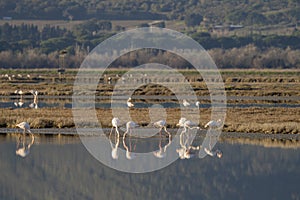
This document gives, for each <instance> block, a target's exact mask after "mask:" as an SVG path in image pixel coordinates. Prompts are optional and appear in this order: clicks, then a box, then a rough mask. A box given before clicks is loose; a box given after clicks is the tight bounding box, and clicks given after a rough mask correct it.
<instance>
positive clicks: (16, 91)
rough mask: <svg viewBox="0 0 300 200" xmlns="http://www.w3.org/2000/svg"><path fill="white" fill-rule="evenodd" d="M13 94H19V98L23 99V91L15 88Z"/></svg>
mask: <svg viewBox="0 0 300 200" xmlns="http://www.w3.org/2000/svg"><path fill="white" fill-rule="evenodd" d="M15 94H18V95H20V99H21V100H22V99H23V94H24V92H23V91H22V90H15Z"/></svg>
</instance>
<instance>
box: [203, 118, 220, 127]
mask: <svg viewBox="0 0 300 200" xmlns="http://www.w3.org/2000/svg"><path fill="white" fill-rule="evenodd" d="M221 125H222V120H221V119H218V120H217V121H215V120H211V121H209V122H208V123H207V124H205V126H204V128H207V127H209V128H219V127H220V126H221Z"/></svg>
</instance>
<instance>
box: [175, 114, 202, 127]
mask: <svg viewBox="0 0 300 200" xmlns="http://www.w3.org/2000/svg"><path fill="white" fill-rule="evenodd" d="M176 126H179V127H183V128H184V129H185V130H186V128H188V129H200V127H198V126H197V124H196V123H194V122H192V121H190V120H187V119H186V118H183V117H182V118H180V120H179V122H178V124H177V125H176Z"/></svg>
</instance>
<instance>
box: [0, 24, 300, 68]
mask: <svg viewBox="0 0 300 200" xmlns="http://www.w3.org/2000/svg"><path fill="white" fill-rule="evenodd" d="M113 34H115V32H114V30H113V27H112V24H111V22H110V21H103V20H96V19H91V20H87V21H86V22H84V23H82V24H78V25H76V26H75V27H74V28H73V29H72V30H66V29H62V28H60V27H51V26H44V27H43V28H42V29H40V30H39V29H38V27H37V26H34V25H26V24H22V25H20V26H15V25H9V24H7V23H6V24H4V25H2V26H0V67H1V68H13V67H20V68H36V67H38V68H55V67H58V57H59V52H60V51H62V50H66V51H67V53H68V56H67V59H66V60H67V64H66V66H68V67H72V68H77V67H79V66H80V64H81V62H82V61H83V59H84V57H85V56H86V55H87V54H88V53H89V51H90V50H92V49H93V48H94V47H95V46H96V45H98V44H99V43H101V42H102V41H103V40H105V39H107V38H108V37H110V36H112V35H113ZM190 36H191V37H192V38H193V39H195V40H196V41H197V42H199V43H200V44H201V45H202V46H203V47H204V48H205V49H206V50H209V53H210V55H211V56H212V57H213V59H214V60H215V61H216V63H217V65H218V66H219V67H221V68H296V67H300V63H299V58H300V52H299V49H300V43H299V41H300V33H299V31H295V32H294V34H293V35H290V36H280V35H267V36H265V35H250V36H245V37H238V36H233V37H213V36H212V35H211V34H210V33H209V32H197V33H194V32H191V33H190ZM158 42H159V41H158ZM165 57H167V58H169V59H167V60H166V59H165ZM147 62H158V63H164V64H166V65H173V67H176V68H188V67H190V66H189V64H188V63H186V62H185V61H184V60H182V59H181V58H179V57H176V56H174V55H172V54H168V52H163V51H147V54H145V53H141V52H132V53H129V54H127V55H124V56H123V57H121V58H120V59H118V60H116V61H115V62H114V63H113V65H112V67H132V66H136V65H140V64H143V63H147Z"/></svg>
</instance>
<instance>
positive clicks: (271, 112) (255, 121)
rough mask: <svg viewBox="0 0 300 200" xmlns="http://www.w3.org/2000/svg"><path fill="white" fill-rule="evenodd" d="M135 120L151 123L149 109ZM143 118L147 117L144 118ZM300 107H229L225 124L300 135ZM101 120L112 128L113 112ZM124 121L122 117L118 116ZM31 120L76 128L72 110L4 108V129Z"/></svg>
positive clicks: (174, 119) (104, 112) (203, 113)
mask: <svg viewBox="0 0 300 200" xmlns="http://www.w3.org/2000/svg"><path fill="white" fill-rule="evenodd" d="M210 112H211V110H210V109H200V121H199V122H198V124H199V125H200V127H202V128H203V127H204V125H205V124H206V123H207V122H208V121H209V120H210ZM166 113H167V123H168V127H169V128H176V124H177V123H178V120H179V118H180V109H178V108H169V109H166ZM130 115H131V118H132V120H134V121H135V122H137V123H138V124H140V125H141V126H147V125H148V124H149V123H150V117H149V110H148V109H146V108H144V109H142V108H141V109H137V108H135V109H131V110H130ZM141 116H143V117H141ZM299 116H300V109H299V108H255V107H253V108H248V109H239V108H228V109H227V117H226V121H225V125H224V129H223V130H224V131H226V132H245V133H267V134H279V133H280V134H299V133H300V119H299ZM97 117H98V120H99V122H100V123H101V126H102V127H103V128H108V127H111V119H112V118H113V114H112V111H111V110H110V109H97ZM118 117H120V118H122V116H118ZM22 121H27V122H29V123H30V125H31V127H32V128H37V129H38V128H72V127H74V126H75V125H74V122H73V115H72V110H71V109H61V108H51V109H49V108H41V109H37V110H33V109H15V110H12V109H1V117H0V126H1V127H2V128H4V127H7V128H16V127H15V124H17V123H19V122H22Z"/></svg>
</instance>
